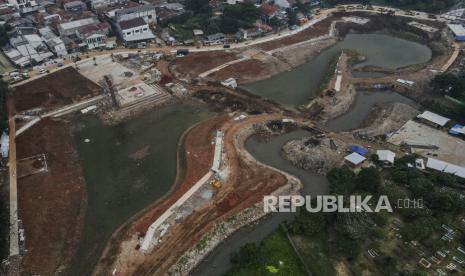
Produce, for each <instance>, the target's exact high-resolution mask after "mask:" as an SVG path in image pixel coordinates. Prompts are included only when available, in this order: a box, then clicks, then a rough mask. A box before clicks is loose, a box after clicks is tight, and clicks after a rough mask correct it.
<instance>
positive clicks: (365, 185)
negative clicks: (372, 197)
mask: <svg viewBox="0 0 465 276" xmlns="http://www.w3.org/2000/svg"><path fill="white" fill-rule="evenodd" d="M355 181H356V185H357V186H356V187H357V188H358V189H361V190H363V191H367V192H370V193H374V194H376V193H377V192H378V190H379V188H380V186H381V182H382V178H381V174H380V173H379V171H378V169H376V168H373V167H370V168H363V169H362V170H360V173H359V174H358V175H357V178H356V180H355Z"/></svg>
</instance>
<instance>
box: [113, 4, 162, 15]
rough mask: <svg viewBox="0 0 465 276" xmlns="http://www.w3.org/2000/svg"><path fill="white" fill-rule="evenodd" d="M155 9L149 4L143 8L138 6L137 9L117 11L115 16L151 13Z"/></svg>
mask: <svg viewBox="0 0 465 276" xmlns="http://www.w3.org/2000/svg"><path fill="white" fill-rule="evenodd" d="M154 9H155V6H153V5H150V4H149V5H143V6H137V7H132V8H127V9H121V10H117V11H115V15H116V16H118V15H123V14H129V13H136V12H144V11H150V10H154Z"/></svg>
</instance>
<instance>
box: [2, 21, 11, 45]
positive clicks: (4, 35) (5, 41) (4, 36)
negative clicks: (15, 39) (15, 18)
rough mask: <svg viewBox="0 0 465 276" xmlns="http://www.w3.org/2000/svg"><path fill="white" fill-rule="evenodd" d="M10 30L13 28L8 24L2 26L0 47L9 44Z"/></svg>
mask: <svg viewBox="0 0 465 276" xmlns="http://www.w3.org/2000/svg"><path fill="white" fill-rule="evenodd" d="M10 30H11V27H10V25H8V24H5V25H1V26H0V47H3V46H5V45H6V44H8V41H9V39H10V36H9V35H8V32H9V31H10Z"/></svg>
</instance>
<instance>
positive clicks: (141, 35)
mask: <svg viewBox="0 0 465 276" xmlns="http://www.w3.org/2000/svg"><path fill="white" fill-rule="evenodd" d="M117 28H118V32H119V34H120V37H121V39H122V40H123V41H124V42H125V43H126V44H128V43H137V42H141V41H147V40H152V39H154V38H155V35H154V34H153V33H152V31H151V30H150V28H149V25H148V24H147V23H146V22H145V21H144V19H142V18H141V17H138V18H134V19H130V20H126V21H121V22H119V23H118V24H117Z"/></svg>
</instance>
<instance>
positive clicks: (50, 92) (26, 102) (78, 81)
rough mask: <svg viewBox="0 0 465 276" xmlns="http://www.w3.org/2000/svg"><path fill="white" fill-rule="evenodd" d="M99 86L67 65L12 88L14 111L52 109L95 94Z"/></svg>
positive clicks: (97, 92)
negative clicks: (38, 108)
mask: <svg viewBox="0 0 465 276" xmlns="http://www.w3.org/2000/svg"><path fill="white" fill-rule="evenodd" d="M100 90H101V89H100V87H99V86H98V85H97V84H95V83H93V82H92V81H90V80H88V79H87V78H85V77H84V76H82V75H81V74H79V73H78V72H77V71H76V70H75V69H74V68H72V67H68V68H65V69H63V70H60V71H58V72H56V73H53V74H50V75H48V76H45V77H43V78H40V79H38V80H35V81H32V82H28V83H26V84H24V85H21V86H18V87H16V88H15V89H14V91H13V95H14V98H15V106H16V111H18V112H21V111H25V110H29V109H32V108H36V107H42V108H44V109H54V108H58V107H62V106H64V105H68V104H72V103H74V102H78V101H81V100H83V99H86V98H90V97H94V96H97V95H98V94H99V93H100Z"/></svg>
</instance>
